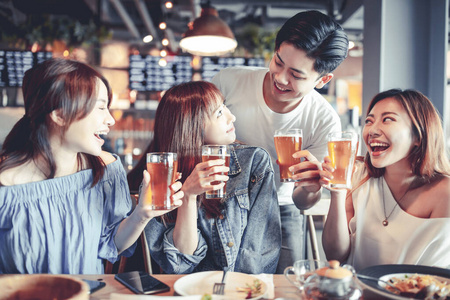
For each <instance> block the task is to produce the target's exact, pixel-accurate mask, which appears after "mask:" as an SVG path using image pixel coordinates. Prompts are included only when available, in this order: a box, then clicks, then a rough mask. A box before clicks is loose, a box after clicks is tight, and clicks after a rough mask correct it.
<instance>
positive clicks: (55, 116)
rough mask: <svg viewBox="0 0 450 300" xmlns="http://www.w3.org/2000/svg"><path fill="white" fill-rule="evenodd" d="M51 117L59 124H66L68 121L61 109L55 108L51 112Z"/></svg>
mask: <svg viewBox="0 0 450 300" xmlns="http://www.w3.org/2000/svg"><path fill="white" fill-rule="evenodd" d="M50 118H51V119H52V121H53V122H54V123H55V124H56V125H58V126H61V127H62V126H64V125H66V121H64V119H63V117H62V116H61V109H55V110H53V111H52V112H51V113H50Z"/></svg>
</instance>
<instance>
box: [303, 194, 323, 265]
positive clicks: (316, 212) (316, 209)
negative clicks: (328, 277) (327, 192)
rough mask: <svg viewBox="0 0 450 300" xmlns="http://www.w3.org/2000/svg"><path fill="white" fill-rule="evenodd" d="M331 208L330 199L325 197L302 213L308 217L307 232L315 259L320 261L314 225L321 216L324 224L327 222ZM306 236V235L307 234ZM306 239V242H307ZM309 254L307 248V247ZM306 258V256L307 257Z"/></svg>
mask: <svg viewBox="0 0 450 300" xmlns="http://www.w3.org/2000/svg"><path fill="white" fill-rule="evenodd" d="M329 207H330V199H329V198H325V197H323V198H322V199H320V200H319V202H317V203H316V205H314V206H313V207H311V208H310V209H307V210H302V211H301V213H302V214H303V215H304V216H305V217H306V230H307V231H308V233H309V240H310V243H311V251H312V256H313V259H317V260H320V252H319V244H318V242H317V233H316V226H315V225H314V216H321V217H322V218H323V222H325V219H326V216H327V215H328V209H329ZM305 234H306V233H305ZM306 239H307V238H306V237H305V242H306ZM305 249H306V252H307V247H306V245H305ZM305 257H306V255H305Z"/></svg>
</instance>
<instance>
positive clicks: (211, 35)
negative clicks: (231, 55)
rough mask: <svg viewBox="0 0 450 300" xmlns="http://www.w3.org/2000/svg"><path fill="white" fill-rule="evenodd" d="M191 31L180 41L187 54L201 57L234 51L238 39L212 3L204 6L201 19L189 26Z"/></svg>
mask: <svg viewBox="0 0 450 300" xmlns="http://www.w3.org/2000/svg"><path fill="white" fill-rule="evenodd" d="M188 27H189V29H188V30H187V31H186V32H185V34H184V37H183V39H181V41H180V47H181V49H183V50H184V51H186V52H189V53H191V54H194V55H201V56H216V55H223V54H226V53H228V52H232V51H234V49H236V47H237V42H236V39H235V38H234V34H233V32H232V31H231V29H230V27H229V26H228V25H227V24H226V23H225V22H224V21H222V20H221V19H220V18H219V14H218V13H217V10H216V9H215V8H213V7H212V6H211V5H210V1H207V2H206V3H205V4H202V11H201V14H200V17H198V18H197V19H195V20H194V21H193V22H190V23H189V24H188Z"/></svg>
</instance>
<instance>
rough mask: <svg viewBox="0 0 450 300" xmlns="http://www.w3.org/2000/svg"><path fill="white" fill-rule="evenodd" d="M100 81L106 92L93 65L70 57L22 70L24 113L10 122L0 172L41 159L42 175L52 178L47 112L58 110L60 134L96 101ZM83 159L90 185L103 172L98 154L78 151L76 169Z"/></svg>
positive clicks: (87, 111) (53, 172)
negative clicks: (43, 165)
mask: <svg viewBox="0 0 450 300" xmlns="http://www.w3.org/2000/svg"><path fill="white" fill-rule="evenodd" d="M99 80H101V81H102V82H103V83H104V84H105V86H106V89H107V91H108V106H109V104H110V102H111V98H112V97H111V89H110V87H109V84H108V82H107V80H106V79H105V78H104V77H103V76H102V75H101V74H100V73H99V72H97V71H96V70H94V69H93V68H91V67H89V66H87V65H85V64H83V63H80V62H77V61H72V60H66V59H50V60H47V61H45V62H43V63H40V64H38V65H36V66H35V67H33V68H31V69H29V70H28V71H26V72H25V76H24V78H23V84H22V90H23V96H24V106H25V115H24V116H23V117H22V118H21V119H20V120H19V121H18V122H17V123H16V124H15V125H14V127H13V129H12V130H11V132H10V133H9V134H8V136H7V137H6V139H5V141H4V143H3V147H2V151H1V153H0V157H1V162H0V172H2V171H4V170H7V169H10V168H13V167H15V166H18V165H21V164H23V163H26V162H28V161H30V160H35V159H37V158H38V157H40V158H42V159H43V160H44V162H45V164H46V165H47V168H46V170H45V172H46V173H44V174H45V176H46V177H47V179H50V178H54V176H55V173H56V164H55V159H54V157H53V153H52V149H51V146H50V144H49V140H50V138H49V137H50V132H51V128H52V126H53V121H52V120H51V118H50V113H51V112H52V111H54V110H60V114H61V116H62V118H63V119H64V121H65V125H64V127H63V128H62V131H61V134H64V133H65V132H66V131H67V129H68V128H69V126H70V124H72V123H73V122H74V121H77V120H80V119H82V118H84V117H86V116H87V115H88V114H89V113H90V112H91V111H92V110H93V109H94V106H95V103H96V100H97V98H96V97H97V93H98V91H97V90H98V82H99ZM83 161H85V162H86V163H87V166H86V167H88V168H92V170H93V177H94V180H93V184H92V186H94V185H95V184H96V183H97V182H98V181H99V180H100V178H101V177H102V176H103V174H104V166H105V164H104V162H103V161H102V159H101V158H100V157H97V156H93V155H89V154H84V153H83V154H81V153H79V154H78V168H81V167H83Z"/></svg>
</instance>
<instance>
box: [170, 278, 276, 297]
mask: <svg viewBox="0 0 450 300" xmlns="http://www.w3.org/2000/svg"><path fill="white" fill-rule="evenodd" d="M222 276H223V272H222V271H208V272H198V273H193V274H190V275H186V276H184V277H181V278H180V279H178V280H177V281H176V282H175V284H174V285H173V289H174V290H175V292H176V293H177V294H179V295H181V296H189V295H204V294H212V290H213V286H214V283H216V282H221V280H222ZM255 279H258V278H257V277H255V276H253V275H248V274H244V273H238V272H228V274H227V279H226V280H225V283H226V284H225V298H229V299H245V297H247V293H245V292H238V291H237V288H242V287H246V284H249V285H253V281H254V280H255ZM259 281H260V282H261V294H259V295H257V296H256V297H253V298H251V299H252V300H256V299H259V298H261V297H263V296H264V294H265V293H266V291H267V285H266V283H265V282H264V281H262V280H259Z"/></svg>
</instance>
